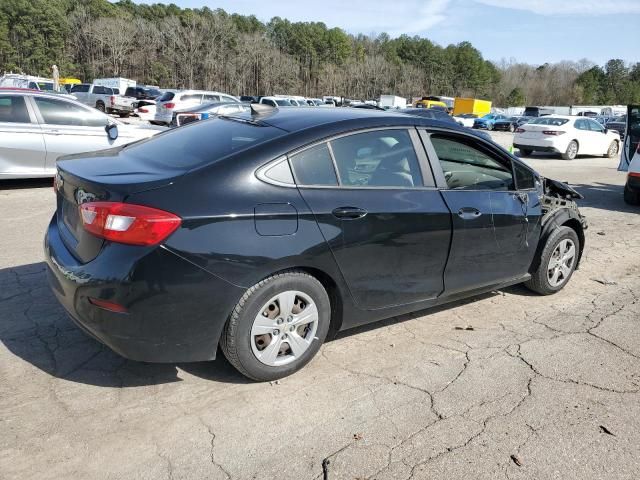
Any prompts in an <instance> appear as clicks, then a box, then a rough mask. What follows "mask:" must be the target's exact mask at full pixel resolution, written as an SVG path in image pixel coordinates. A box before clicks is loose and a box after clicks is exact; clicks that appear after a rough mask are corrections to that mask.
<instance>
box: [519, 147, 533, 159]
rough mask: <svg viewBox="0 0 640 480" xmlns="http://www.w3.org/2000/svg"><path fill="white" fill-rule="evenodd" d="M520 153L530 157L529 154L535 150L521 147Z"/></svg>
mask: <svg viewBox="0 0 640 480" xmlns="http://www.w3.org/2000/svg"><path fill="white" fill-rule="evenodd" d="M520 153H521V154H522V155H523V156H525V157H528V156H529V155H531V154H532V153H533V150H531V149H530V148H521V149H520Z"/></svg>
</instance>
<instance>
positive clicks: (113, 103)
mask: <svg viewBox="0 0 640 480" xmlns="http://www.w3.org/2000/svg"><path fill="white" fill-rule="evenodd" d="M109 102H110V103H111V106H112V107H113V106H114V105H115V104H116V97H114V96H113V95H111V96H110V97H109Z"/></svg>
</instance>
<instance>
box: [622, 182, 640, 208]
mask: <svg viewBox="0 0 640 480" xmlns="http://www.w3.org/2000/svg"><path fill="white" fill-rule="evenodd" d="M624 201H625V203H627V204H628V205H640V192H638V191H637V190H632V189H631V188H629V185H625V186H624Z"/></svg>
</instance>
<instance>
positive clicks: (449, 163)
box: [431, 135, 514, 191]
mask: <svg viewBox="0 0 640 480" xmlns="http://www.w3.org/2000/svg"><path fill="white" fill-rule="evenodd" d="M431 143H432V144H433V148H434V149H435V151H436V154H437V155H438V159H439V160H440V165H441V166H442V171H443V173H444V178H445V180H446V181H447V187H448V188H450V189H451V190H499V191H507V190H513V189H514V182H513V173H512V172H511V165H509V166H507V165H505V164H504V163H502V162H501V161H499V160H498V159H497V158H493V157H491V156H489V155H487V154H486V153H484V152H483V151H481V150H479V149H478V148H476V147H475V146H474V145H473V144H472V142H471V141H467V140H462V139H458V138H454V137H446V136H444V135H431Z"/></svg>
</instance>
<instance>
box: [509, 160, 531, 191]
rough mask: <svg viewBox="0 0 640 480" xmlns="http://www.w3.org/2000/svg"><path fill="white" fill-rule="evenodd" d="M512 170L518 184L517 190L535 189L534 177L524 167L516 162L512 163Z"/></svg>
mask: <svg viewBox="0 0 640 480" xmlns="http://www.w3.org/2000/svg"><path fill="white" fill-rule="evenodd" d="M513 169H514V170H515V172H516V182H517V184H518V190H529V189H532V188H536V179H535V175H534V174H533V172H532V171H531V170H529V169H528V168H526V167H525V166H524V165H520V164H519V163H517V162H513Z"/></svg>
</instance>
